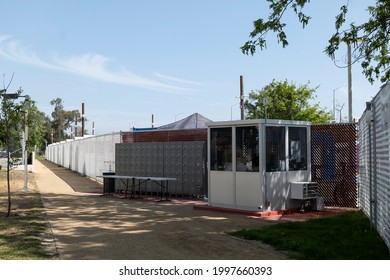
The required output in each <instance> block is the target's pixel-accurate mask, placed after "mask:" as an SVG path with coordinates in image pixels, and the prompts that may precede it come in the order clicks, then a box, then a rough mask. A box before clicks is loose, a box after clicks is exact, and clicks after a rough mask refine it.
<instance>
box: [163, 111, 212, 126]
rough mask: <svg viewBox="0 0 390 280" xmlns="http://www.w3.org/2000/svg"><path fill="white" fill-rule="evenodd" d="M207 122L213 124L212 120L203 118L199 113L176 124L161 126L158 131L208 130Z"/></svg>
mask: <svg viewBox="0 0 390 280" xmlns="http://www.w3.org/2000/svg"><path fill="white" fill-rule="evenodd" d="M206 122H211V120H210V119H208V118H206V117H204V116H202V115H201V114H199V113H194V114H192V115H190V116H188V117H186V118H184V119H181V120H178V121H176V122H174V123H170V124H166V125H163V126H160V127H158V128H157V129H158V130H182V129H199V128H207V126H206Z"/></svg>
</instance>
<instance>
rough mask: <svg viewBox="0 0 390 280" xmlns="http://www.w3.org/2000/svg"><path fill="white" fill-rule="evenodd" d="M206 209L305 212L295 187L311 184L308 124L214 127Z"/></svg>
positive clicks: (211, 128)
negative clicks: (293, 196)
mask: <svg viewBox="0 0 390 280" xmlns="http://www.w3.org/2000/svg"><path fill="white" fill-rule="evenodd" d="M207 126H208V130H209V131H208V138H209V139H208V159H209V161H208V174H209V176H208V178H209V184H208V188H209V189H208V203H209V205H210V206H214V207H224V208H233V209H242V210H251V211H271V210H285V209H291V208H296V207H299V206H301V204H302V201H299V200H295V199H294V200H293V199H290V183H291V182H307V181H310V180H311V162H310V123H309V122H302V121H283V120H244V121H227V122H210V123H207Z"/></svg>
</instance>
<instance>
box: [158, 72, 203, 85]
mask: <svg viewBox="0 0 390 280" xmlns="http://www.w3.org/2000/svg"><path fill="white" fill-rule="evenodd" d="M155 75H156V76H157V77H159V78H161V79H163V80H165V81H171V82H177V83H182V84H188V85H198V86H200V85H202V84H200V83H197V82H194V81H189V80H183V79H179V78H176V77H172V76H167V75H163V74H160V73H156V74H155Z"/></svg>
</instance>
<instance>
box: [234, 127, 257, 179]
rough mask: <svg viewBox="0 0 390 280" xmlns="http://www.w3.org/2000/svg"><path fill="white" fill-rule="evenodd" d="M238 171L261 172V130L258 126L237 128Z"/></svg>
mask: <svg viewBox="0 0 390 280" xmlns="http://www.w3.org/2000/svg"><path fill="white" fill-rule="evenodd" d="M236 170H237V171H241V172H258V171H259V129H258V127H256V126H246V127H237V128H236Z"/></svg>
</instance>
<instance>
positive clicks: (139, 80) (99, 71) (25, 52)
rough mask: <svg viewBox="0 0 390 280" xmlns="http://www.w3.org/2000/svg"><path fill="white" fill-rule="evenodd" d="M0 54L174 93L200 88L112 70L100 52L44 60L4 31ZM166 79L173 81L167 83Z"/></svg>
mask: <svg viewBox="0 0 390 280" xmlns="http://www.w3.org/2000/svg"><path fill="white" fill-rule="evenodd" d="M0 57H4V58H7V59H9V60H13V61H16V62H18V63H23V64H28V65H33V66H37V67H41V68H47V69H52V70H57V71H63V72H68V73H73V74H75V75H79V76H84V77H88V78H91V79H95V80H99V81H104V82H109V83H114V84H120V85H125V86H132V87H139V88H145V89H150V90H155V91H161V92H167V93H174V94H193V93H195V92H199V90H198V89H196V88H194V87H193V86H196V85H200V84H198V83H195V82H192V81H188V80H183V79H178V78H175V77H169V76H165V75H162V74H156V76H157V77H159V78H162V79H163V80H164V81H159V80H156V79H153V78H148V77H142V76H139V75H137V74H134V73H133V72H131V71H129V70H127V69H126V68H120V69H119V70H116V71H114V70H110V69H109V67H108V63H109V62H110V58H108V57H106V56H103V55H100V54H93V53H89V54H83V55H79V56H73V57H69V58H64V57H61V56H59V55H53V56H52V57H51V58H49V59H46V60H45V59H42V58H41V57H39V56H38V55H37V53H36V52H35V51H33V50H31V49H29V48H26V47H24V46H23V45H22V44H21V43H20V42H19V41H16V40H13V39H12V38H11V37H10V36H5V35H0ZM167 81H169V82H173V83H168V82H167Z"/></svg>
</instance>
